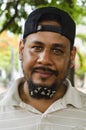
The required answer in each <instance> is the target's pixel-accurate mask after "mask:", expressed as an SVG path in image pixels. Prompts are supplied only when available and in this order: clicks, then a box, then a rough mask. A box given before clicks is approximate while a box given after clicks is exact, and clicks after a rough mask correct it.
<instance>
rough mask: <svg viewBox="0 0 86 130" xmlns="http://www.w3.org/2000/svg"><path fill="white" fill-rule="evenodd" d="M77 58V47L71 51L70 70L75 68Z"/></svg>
mask: <svg viewBox="0 0 86 130" xmlns="http://www.w3.org/2000/svg"><path fill="white" fill-rule="evenodd" d="M75 56H76V47H73V49H72V51H71V65H70V68H73V67H74V66H75Z"/></svg>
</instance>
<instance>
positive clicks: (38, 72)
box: [0, 7, 86, 130]
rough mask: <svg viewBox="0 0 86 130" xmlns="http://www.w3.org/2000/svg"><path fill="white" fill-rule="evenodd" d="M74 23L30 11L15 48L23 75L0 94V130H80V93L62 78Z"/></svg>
mask: <svg viewBox="0 0 86 130" xmlns="http://www.w3.org/2000/svg"><path fill="white" fill-rule="evenodd" d="M74 39H75V23H74V21H73V20H72V18H71V17H70V16H69V15H68V14H67V13H66V12H64V11H62V10H60V9H58V8H55V7H44V8H39V9H37V10H35V11H33V12H32V13H31V14H30V15H29V17H28V19H27V21H26V23H25V29H24V35H23V40H21V41H20V44H19V59H20V60H21V62H22V69H23V73H24V77H23V78H20V79H18V80H17V81H16V82H15V83H14V85H13V87H11V88H10V90H8V92H7V93H5V94H2V95H1V101H0V130H86V95H83V94H82V93H80V92H78V91H77V90H76V89H75V88H74V87H72V85H71V83H70V81H69V80H68V79H67V75H68V71H69V69H70V68H71V67H73V65H74V58H75V54H76V48H75V47H74Z"/></svg>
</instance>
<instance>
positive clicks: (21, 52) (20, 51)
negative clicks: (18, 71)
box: [19, 40, 24, 61]
mask: <svg viewBox="0 0 86 130" xmlns="http://www.w3.org/2000/svg"><path fill="white" fill-rule="evenodd" d="M23 50H24V41H23V40H20V42H19V59H20V60H21V61H22V58H23Z"/></svg>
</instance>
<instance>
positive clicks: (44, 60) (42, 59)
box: [38, 50, 52, 65]
mask: <svg viewBox="0 0 86 130" xmlns="http://www.w3.org/2000/svg"><path fill="white" fill-rule="evenodd" d="M51 59H52V58H51V56H50V52H49V51H48V50H45V51H43V52H41V53H40V54H39V58H38V63H41V64H43V65H51V64H52V60H51Z"/></svg>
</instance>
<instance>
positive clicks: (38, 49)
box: [32, 46, 42, 52]
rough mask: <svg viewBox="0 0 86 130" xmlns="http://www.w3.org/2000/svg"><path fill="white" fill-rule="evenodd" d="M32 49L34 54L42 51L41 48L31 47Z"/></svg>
mask: <svg viewBox="0 0 86 130" xmlns="http://www.w3.org/2000/svg"><path fill="white" fill-rule="evenodd" d="M32 49H33V50H34V51H36V52H40V51H42V47H41V46H32Z"/></svg>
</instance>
